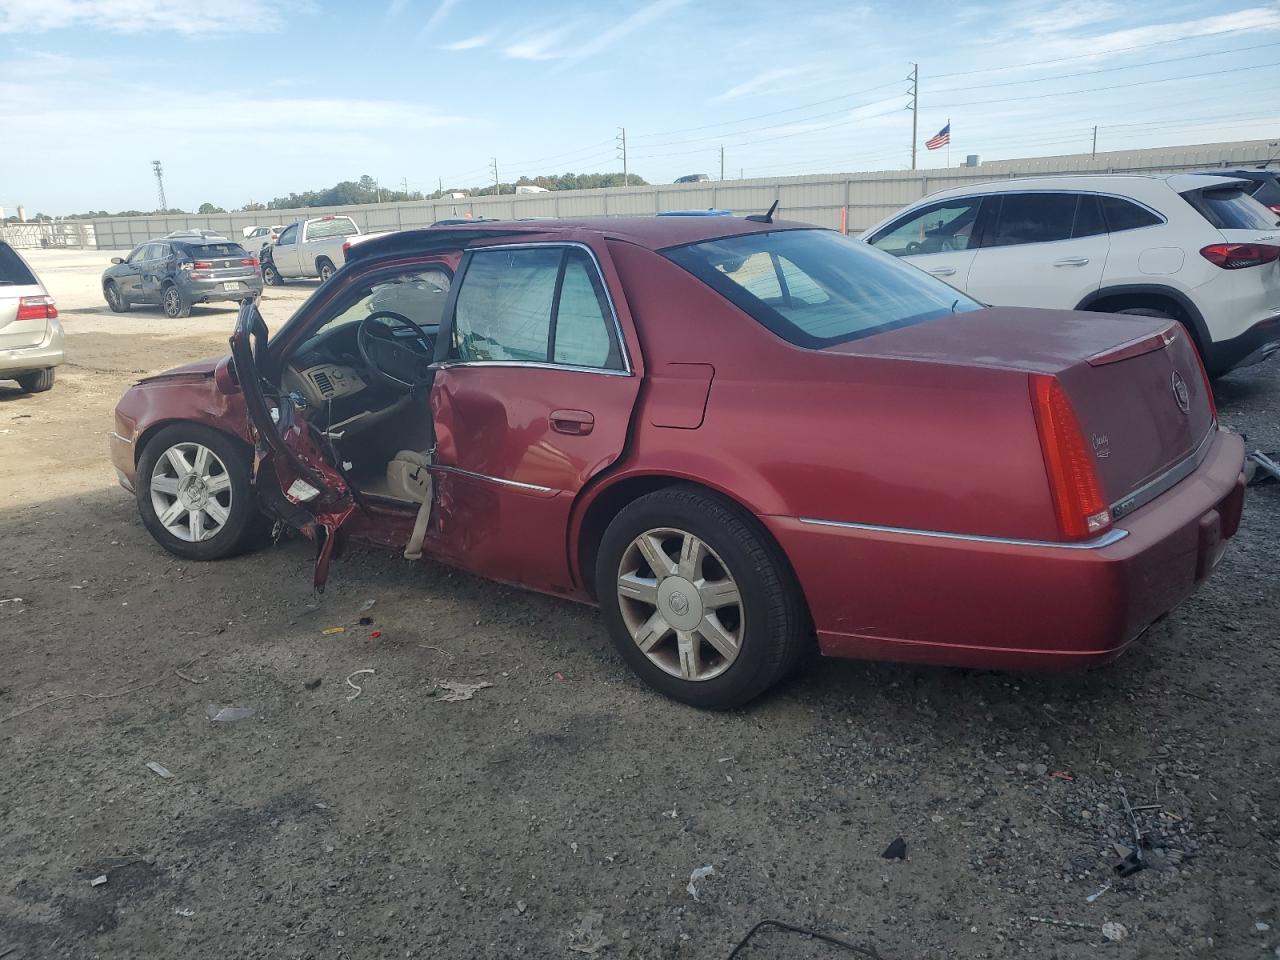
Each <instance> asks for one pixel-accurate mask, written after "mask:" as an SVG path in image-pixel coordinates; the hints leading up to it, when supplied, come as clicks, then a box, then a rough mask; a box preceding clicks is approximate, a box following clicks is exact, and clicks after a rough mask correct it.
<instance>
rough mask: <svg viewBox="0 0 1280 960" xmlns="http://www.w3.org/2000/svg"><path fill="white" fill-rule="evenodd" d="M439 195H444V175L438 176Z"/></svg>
mask: <svg viewBox="0 0 1280 960" xmlns="http://www.w3.org/2000/svg"><path fill="white" fill-rule="evenodd" d="M440 196H442V197H443V196H444V177H441V178H440Z"/></svg>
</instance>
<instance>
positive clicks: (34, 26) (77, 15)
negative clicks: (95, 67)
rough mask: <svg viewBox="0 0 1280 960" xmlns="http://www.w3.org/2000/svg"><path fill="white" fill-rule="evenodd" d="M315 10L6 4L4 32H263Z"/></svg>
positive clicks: (245, 0)
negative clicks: (83, 29) (81, 29)
mask: <svg viewBox="0 0 1280 960" xmlns="http://www.w3.org/2000/svg"><path fill="white" fill-rule="evenodd" d="M310 9H312V4H311V3H310V0H275V2H272V3H261V2H259V0H215V2H212V3H209V4H204V5H201V6H200V7H199V8H195V7H193V6H192V4H191V3H190V2H189V0H0V33H14V34H17V33H43V32H45V31H47V30H60V29H64V28H67V27H89V28H93V29H98V30H107V31H109V32H112V33H143V32H160V31H172V32H174V33H185V34H199V33H261V32H266V31H270V30H276V29H279V28H280V27H281V26H282V25H283V23H284V22H285V20H286V18H287V17H289V16H293V15H296V14H298V13H301V12H305V11H309V10H310Z"/></svg>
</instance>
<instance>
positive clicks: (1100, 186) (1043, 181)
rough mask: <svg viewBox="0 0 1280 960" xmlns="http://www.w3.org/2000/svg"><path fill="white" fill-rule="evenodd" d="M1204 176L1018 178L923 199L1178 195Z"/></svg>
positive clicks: (1226, 180) (1224, 178)
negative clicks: (1159, 191) (1067, 193)
mask: <svg viewBox="0 0 1280 960" xmlns="http://www.w3.org/2000/svg"><path fill="white" fill-rule="evenodd" d="M1205 176H1206V175H1205V174H1199V173H1195V174H1192V173H1093V174H1089V173H1082V174H1059V175H1057V176H1049V177H1020V178H1018V179H1014V180H990V181H987V182H986V183H970V184H966V185H965V186H962V187H950V188H948V189H946V190H939V191H938V192H937V193H931V194H929V196H928V197H925V198H924V199H926V200H929V199H932V198H934V197H946V196H966V195H968V194H976V193H1008V192H1009V191H1011V190H1073V191H1081V190H1083V191H1090V190H1093V191H1097V192H1098V193H1124V192H1126V190H1132V189H1142V188H1144V187H1150V186H1153V185H1158V184H1166V185H1168V186H1169V187H1170V188H1171V189H1172V190H1174V191H1177V192H1181V191H1183V190H1187V189H1191V188H1200V187H1203V186H1205V184H1204V177H1205ZM1210 176H1211V175H1210ZM1218 179H1219V180H1221V181H1222V182H1223V183H1224V184H1226V183H1230V182H1232V181H1233V180H1236V181H1238V180H1239V179H1240V178H1239V177H1233V176H1230V175H1224V176H1219V177H1218ZM918 202H919V201H917V203H918Z"/></svg>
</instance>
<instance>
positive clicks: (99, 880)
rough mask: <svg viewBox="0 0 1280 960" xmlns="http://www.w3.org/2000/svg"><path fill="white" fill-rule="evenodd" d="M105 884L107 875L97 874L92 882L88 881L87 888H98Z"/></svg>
mask: <svg viewBox="0 0 1280 960" xmlns="http://www.w3.org/2000/svg"><path fill="white" fill-rule="evenodd" d="M106 882H107V875H106V874H105V873H102V874H99V875H98V876H96V877H94V878H93V879H92V880H90V881H89V886H91V887H100V886H102V885H103V884H104V883H106Z"/></svg>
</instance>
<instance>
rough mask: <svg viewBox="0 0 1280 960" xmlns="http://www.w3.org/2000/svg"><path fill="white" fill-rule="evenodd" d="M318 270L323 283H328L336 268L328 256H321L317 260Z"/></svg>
mask: <svg viewBox="0 0 1280 960" xmlns="http://www.w3.org/2000/svg"><path fill="white" fill-rule="evenodd" d="M316 271H317V272H318V273H319V274H320V282H321V283H328V282H329V278H330V277H332V276H333V275H334V273H335V272H336V270H335V269H334V266H333V263H332V262H331V261H330V260H329V258H328V257H321V258H320V259H319V260H318V261H316Z"/></svg>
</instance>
